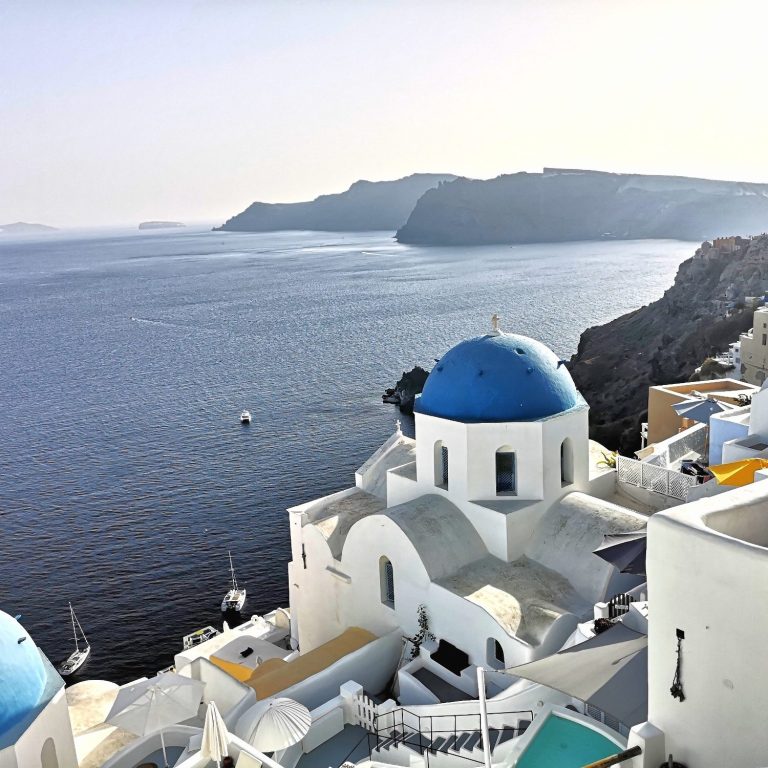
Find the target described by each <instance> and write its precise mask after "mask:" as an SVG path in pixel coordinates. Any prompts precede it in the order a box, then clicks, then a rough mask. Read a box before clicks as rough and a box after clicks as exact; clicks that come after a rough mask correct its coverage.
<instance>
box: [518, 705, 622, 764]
mask: <svg viewBox="0 0 768 768" xmlns="http://www.w3.org/2000/svg"><path fill="white" fill-rule="evenodd" d="M620 751H621V747H618V746H617V745H616V744H615V743H614V742H612V741H611V740H610V739H609V738H607V737H606V736H603V734H601V733H599V732H598V731H595V730H593V729H592V728H590V727H589V726H587V725H585V724H583V723H579V722H577V721H576V720H570V719H569V718H566V717H560V716H559V715H556V714H554V713H553V714H550V715H549V716H548V717H547V719H546V720H545V721H544V722H543V723H542V724H541V727H539V728H538V729H537V730H536V732H535V733H534V734H533V738H532V739H531V742H530V744H528V746H527V747H526V749H525V751H524V752H523V754H522V755H521V756H520V759H519V760H518V761H517V762H516V763H515V768H582V766H584V765H588V764H589V763H592V762H594V761H595V760H600V759H601V758H603V757H608V755H615V754H616V753H617V752H620Z"/></svg>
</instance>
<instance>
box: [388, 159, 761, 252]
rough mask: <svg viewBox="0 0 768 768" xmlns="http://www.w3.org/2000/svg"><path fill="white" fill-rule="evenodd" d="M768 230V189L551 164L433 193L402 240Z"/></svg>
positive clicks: (482, 241) (680, 236) (473, 241)
mask: <svg viewBox="0 0 768 768" xmlns="http://www.w3.org/2000/svg"><path fill="white" fill-rule="evenodd" d="M766 230H768V184H751V183H745V182H732V181H713V180H709V179H694V178H687V177H683V176H642V175H639V174H625V173H603V172H601V171H582V170H573V169H559V168H545V169H544V171H543V172H542V173H515V174H512V175H507V176H499V177H497V178H495V179H491V180H489V181H475V180H471V179H456V180H455V181H453V182H451V183H447V184H440V185H439V186H437V187H436V188H435V189H430V190H429V191H427V192H425V193H424V195H422V197H421V198H420V199H419V201H418V202H417V203H416V206H415V207H414V209H413V212H412V213H411V215H410V216H409V218H408V221H407V222H406V223H405V225H404V226H402V227H401V228H400V229H399V230H398V232H397V239H398V241H399V242H401V243H413V244H419V245H491V244H516V243H541V242H564V241H576V240H600V239H616V240H635V239H644V238H657V239H667V238H669V239H676V240H699V241H700V240H705V239H710V238H713V237H719V236H722V235H727V234H729V233H731V232H743V233H745V234H749V235H756V234H760V233H762V232H765V231H766Z"/></svg>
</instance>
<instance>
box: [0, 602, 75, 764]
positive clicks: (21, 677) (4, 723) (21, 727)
mask: <svg viewBox="0 0 768 768" xmlns="http://www.w3.org/2000/svg"><path fill="white" fill-rule="evenodd" d="M75 765H77V758H76V757H75V745H74V740H73V737H72V728H71V725H70V721H69V712H68V710H67V701H66V698H65V696H64V681H63V680H62V679H61V677H60V676H59V674H58V673H57V672H56V670H55V669H54V668H53V666H51V663H50V661H48V659H47V658H46V657H45V655H43V653H42V652H41V651H40V649H39V648H38V647H37V646H36V645H35V643H34V641H33V640H32V638H31V637H29V635H28V634H27V632H26V630H25V629H24V627H22V626H21V624H19V622H18V621H17V620H16V619H14V618H13V617H12V616H9V615H8V614H7V613H3V612H2V611H0V768H70V767H71V766H75Z"/></svg>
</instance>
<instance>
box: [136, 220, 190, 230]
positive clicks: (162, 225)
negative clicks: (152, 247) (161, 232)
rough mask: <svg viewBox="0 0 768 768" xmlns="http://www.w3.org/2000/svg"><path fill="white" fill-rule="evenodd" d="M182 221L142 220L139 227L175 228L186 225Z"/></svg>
mask: <svg viewBox="0 0 768 768" xmlns="http://www.w3.org/2000/svg"><path fill="white" fill-rule="evenodd" d="M186 226H187V225H186V224H182V223H181V222H180V221H142V222H141V224H139V229H174V228H176V227H186Z"/></svg>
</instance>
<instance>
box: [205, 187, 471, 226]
mask: <svg viewBox="0 0 768 768" xmlns="http://www.w3.org/2000/svg"><path fill="white" fill-rule="evenodd" d="M455 178H456V177H455V176H450V175H447V174H437V173H415V174H413V175H412V176H406V177H405V178H403V179H397V180H396V181H356V182H355V183H354V184H353V185H352V186H351V187H350V188H349V189H348V190H347V191H346V192H341V193H339V194H335V195H321V196H320V197H318V198H315V199H314V200H312V201H310V202H306V203H253V204H252V205H250V206H248V208H246V209H245V210H244V211H243V212H242V213H239V214H237V216H233V217H232V218H231V219H229V220H228V221H227V222H226V223H224V224H223V225H222V226H220V227H216V228H215V230H216V231H219V230H224V231H227V230H229V231H239V232H272V231H277V230H286V229H287V230H290V229H314V230H320V231H327V232H364V231H369V230H393V231H394V230H396V229H397V228H398V227H400V226H402V224H403V222H404V221H405V220H406V219H407V218H408V215H409V214H410V212H411V211H412V210H413V207H414V205H416V201H417V200H418V199H419V198H420V197H421V196H422V195H423V194H424V193H425V192H426V191H427V190H428V189H431V188H432V187H435V186H437V185H438V184H439V183H441V182H443V181H452V180H453V179H455Z"/></svg>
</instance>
